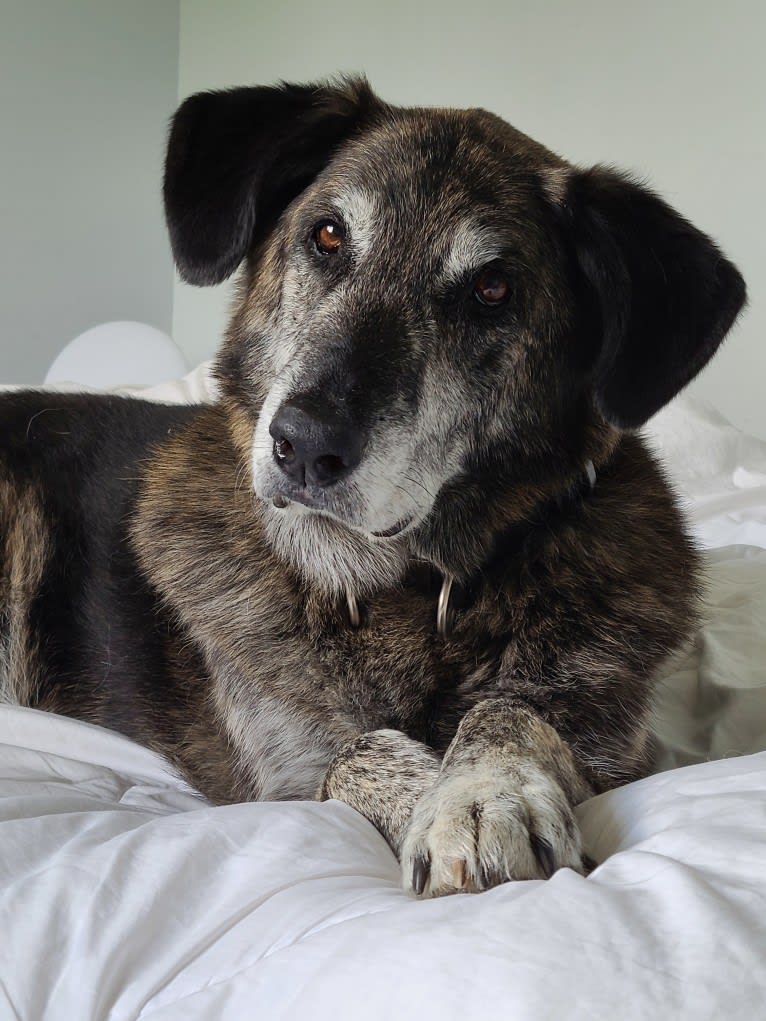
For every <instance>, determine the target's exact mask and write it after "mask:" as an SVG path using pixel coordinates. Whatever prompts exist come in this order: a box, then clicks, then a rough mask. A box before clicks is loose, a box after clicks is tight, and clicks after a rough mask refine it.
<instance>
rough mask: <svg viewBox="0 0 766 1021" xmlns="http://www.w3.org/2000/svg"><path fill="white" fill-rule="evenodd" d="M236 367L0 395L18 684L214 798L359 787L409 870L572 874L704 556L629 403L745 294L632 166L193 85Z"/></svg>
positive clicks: (186, 171)
mask: <svg viewBox="0 0 766 1021" xmlns="http://www.w3.org/2000/svg"><path fill="white" fill-rule="evenodd" d="M165 201H166V210H167V219H168V224H169V228H170V236H171V239H172V244H173V249H174V253H175V257H176V261H177V264H178V266H179V268H180V271H181V273H182V275H183V276H184V278H185V279H186V280H188V281H191V282H192V283H196V284H213V283H217V282H219V281H221V280H223V279H224V278H226V277H228V276H229V275H230V274H232V273H233V272H234V271H235V270H236V269H237V268H238V267H239V266H240V265H242V271H241V276H240V282H239V290H238V300H237V302H236V307H235V310H234V316H233V319H232V322H231V325H230V327H229V330H228V333H227V336H226V339H225V343H224V345H223V349H222V351H221V354H220V357H219V359H218V363H217V369H216V375H217V378H218V381H219V383H220V390H221V397H220V399H219V400H218V401H217V403H215V404H212V405H210V406H203V407H187V408H179V407H165V406H160V405H153V404H149V403H145V402H142V401H137V400H128V399H120V398H115V397H107V396H103V397H98V396H57V395H52V394H50V393H46V394H35V393H18V394H13V395H8V396H5V397H3V398H2V400H0V682H1V683H2V689H3V693H4V697H5V698H6V699H9V700H12V701H15V702H18V703H21V704H24V705H30V706H37V707H38V708H42V709H48V710H52V711H54V712H58V713H65V714H67V715H71V716H76V717H78V718H80V719H83V720H88V721H91V722H95V723H100V724H103V725H104V726H107V727H113V728H115V729H117V730H121V731H123V732H124V733H126V734H128V735H130V736H131V737H133V738H135V739H136V740H137V741H140V742H142V743H144V744H146V745H148V746H150V747H151V748H154V749H157V750H158V751H160V752H162V753H163V754H164V755H165V756H167V758H168V759H170V760H171V762H173V763H174V764H175V766H176V767H177V768H178V769H179V770H180V771H181V772H182V774H183V775H184V776H185V777H186V778H188V780H189V781H190V782H191V783H192V784H193V785H194V786H195V787H196V788H198V789H199V790H200V791H201V792H202V793H203V794H204V795H206V796H207V797H208V798H210V799H211V800H213V801H216V802H226V801H235V800H244V799H269V798H311V797H315V796H320V797H337V798H341V799H343V800H344V801H346V802H348V803H349V804H351V805H353V806H354V807H356V808H357V809H359V811H361V812H362V813H364V814H365V815H366V816H367V817H368V818H369V819H370V820H371V821H372V822H373V823H374V824H375V825H376V826H378V828H379V829H380V830H381V832H382V833H383V834H384V835H385V836H386V837H387V839H388V840H389V842H390V843H391V845H392V847H393V848H394V850H395V851H396V852H397V853H398V854H399V855H400V857H401V860H402V864H403V870H404V879H405V883H406V884H407V885H409V886H411V887H412V888H414V889H415V891H416V892H418V893H427V894H432V895H433V894H439V893H445V892H450V891H453V890H458V889H463V890H476V889H483V888H486V887H488V886H492V885H494V884H497V883H501V882H503V881H505V880H507V879H513V878H529V877H542V876H548V875H550V874H551V873H552V872H553V871H554V870H555V869H557V868H559V867H561V866H570V867H572V868H575V869H578V870H580V869H582V861H581V847H580V838H579V834H578V831H577V827H576V825H575V822H574V819H573V813H572V810H573V808H574V806H575V805H576V804H577V803H578V801H580V800H581V799H583V798H585V797H586V796H588V794H589V793H591V792H593V791H600V790H604V789H605V788H608V787H610V786H613V785H616V784H620V783H624V782H626V781H628V780H631V779H633V778H635V777H638V776H640V775H641V774H642V772H644V771H645V769H646V768H647V756H648V740H647V720H648V713H649V709H650V701H651V694H652V681H653V678H654V676H655V675H656V672H657V670H658V667H659V666H660V664H662V662H663V660H664V659H665V657H666V656H667V655H668V654H669V653H670V652H671V651H672V650H674V649H676V648H677V647H678V646H679V645H680V644H681V643H682V642H684V641H685V640H686V639H687V638H688V636H689V635H690V634H691V632H692V631H693V629H694V626H695V612H696V596H697V572H698V560H697V556H696V554H695V551H694V549H693V546H692V544H691V543H690V541H689V539H688V538H687V537H686V535H685V533H684V530H683V525H682V522H681V519H680V517H679V514H678V511H677V509H676V507H675V504H674V501H673V497H672V495H671V493H670V491H669V489H668V486H667V484H666V482H665V480H664V479H663V476H662V473H661V472H660V470H659V469H658V467H657V466H656V465H655V463H654V462H653V461H652V459H651V457H650V456H649V454H648V453H647V451H646V448H645V447H644V445H643V443H642V441H641V439H640V438H639V437H638V436H637V435H636V434H635V432H634V430H635V429H636V428H637V427H639V426H641V425H642V423H644V422H645V421H646V420H647V419H648V418H649V417H650V416H651V415H652V414H654V412H655V411H657V410H658V409H659V408H661V407H662V406H663V405H664V404H665V403H666V402H667V401H669V400H670V399H671V398H672V397H673V396H674V395H675V394H676V393H677V392H678V391H679V390H680V389H681V387H683V386H684V385H685V384H686V383H688V382H689V380H690V379H691V378H692V377H693V376H694V375H695V374H696V373H697V372H698V371H699V370H700V369H701V368H702V366H703V365H704V364H705V363H706V362H707V361H708V359H709V358H710V357H711V355H712V354H713V353H714V351H715V350H716V348H717V347H718V345H719V343H720V342H721V340H722V338H723V337H724V335H725V334H726V332H727V331H728V329H729V328H730V326H731V325H732V323H733V321H734V319H735V318H736V316H737V313H738V312H739V310H740V308H741V307H742V305H743V302H744V297H745V287H744V284H743V281H742V278H741V277H740V275H739V273H738V272H737V270H736V269H735V267H734V266H733V265H732V264H731V263H730V262H729V261H728V260H727V259H726V258H724V256H723V255H722V254H721V252H720V251H719V250H718V249H717V248H716V247H715V245H714V244H713V243H712V242H711V241H710V240H709V238H707V237H706V236H705V235H704V234H702V233H700V232H699V231H698V230H696V229H695V228H694V227H692V226H691V225H690V224H689V223H688V222H686V221H685V220H684V219H683V218H682V217H681V216H679V215H678V214H677V213H676V212H674V211H673V210H672V209H670V208H669V207H668V206H667V205H666V204H665V203H664V202H663V201H662V200H661V199H659V198H658V197H657V196H656V195H654V194H652V193H651V192H650V191H648V190H646V189H645V188H643V187H641V186H640V185H638V184H636V183H634V182H633V181H631V180H630V179H629V178H628V177H626V176H624V175H621V174H619V173H616V172H614V171H613V170H609V169H604V168H598V167H597V168H593V169H589V170H580V169H577V168H575V167H573V166H571V165H570V164H568V163H567V162H565V161H564V160H562V159H560V158H559V157H557V156H555V155H554V154H553V153H551V152H549V151H548V150H547V149H545V148H543V147H542V146H541V145H538V144H537V143H536V142H533V141H532V140H531V139H529V138H527V137H525V136H524V135H522V134H521V133H520V132H518V131H516V130H515V129H514V128H512V127H510V126H509V125H508V124H506V123H505V122H504V121H502V120H500V119H499V118H498V117H495V116H493V115H492V114H489V113H486V112H485V111H482V110H468V111H456V110H434V109H401V108H398V107H393V106H389V105H387V104H385V103H383V102H382V101H381V100H379V99H378V98H377V97H376V96H375V95H374V94H373V93H372V92H371V90H370V89H369V87H368V86H367V84H366V83H365V82H364V81H361V80H350V81H343V82H340V83H339V84H337V85H332V84H331V85H317V86H293V85H285V86H281V87H276V88H243V89H234V90H231V91H228V92H219V93H205V94H200V95H197V96H193V97H191V98H190V99H188V100H187V101H186V102H185V103H183V105H182V106H181V108H180V109H179V111H178V113H177V114H176V116H175V118H174V121H173V125H172V129H171V134H170V141H169V147H168V154H167V163H166V177H165Z"/></svg>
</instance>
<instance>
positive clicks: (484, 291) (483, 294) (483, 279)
mask: <svg viewBox="0 0 766 1021" xmlns="http://www.w3.org/2000/svg"><path fill="white" fill-rule="evenodd" d="M510 293H511V285H510V283H509V281H508V277H507V276H505V275H504V274H503V273H501V272H500V270H497V269H492V268H491V267H487V268H486V269H483V270H482V271H481V273H479V275H478V276H477V277H476V280H475V281H474V285H473V295H474V297H475V298H476V300H477V301H479V302H481V304H482V305H488V306H490V307H496V306H497V305H504V304H505V302H506V301H508V298H509V296H510Z"/></svg>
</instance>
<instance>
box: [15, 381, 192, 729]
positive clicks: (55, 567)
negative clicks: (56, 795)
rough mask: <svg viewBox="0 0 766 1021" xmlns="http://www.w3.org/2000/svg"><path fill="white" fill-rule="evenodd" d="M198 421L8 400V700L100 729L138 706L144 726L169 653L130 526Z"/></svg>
mask: <svg viewBox="0 0 766 1021" xmlns="http://www.w3.org/2000/svg"><path fill="white" fill-rule="evenodd" d="M194 414H195V410H194V409H192V408H187V407H171V406H165V405H158V404H151V403H149V402H145V401H139V400H130V399H125V398H119V397H110V396H92V395H75V394H50V393H39V392H26V393H18V394H13V393H11V394H8V395H5V396H3V397H2V398H0V436H1V437H2V442H0V692H2V697H3V698H4V699H5V700H6V701H11V702H17V703H21V704H24V705H32V706H38V707H40V708H44V709H50V710H54V711H57V712H63V713H67V714H73V715H76V716H78V717H80V718H85V719H89V720H92V721H93V722H100V721H102V720H103V719H104V716H105V714H106V715H108V718H110V719H111V720H114V719H115V717H117V718H119V716H120V715H121V714H120V705H119V703H121V702H123V703H125V704H127V702H130V703H131V704H132V707H131V715H133V716H135V711H136V699H135V695H136V690H135V689H136V685H137V683H139V682H138V681H137V678H142V677H144V678H147V677H149V678H150V677H152V676H155V677H156V676H159V673H160V671H158V669H156V667H157V666H158V662H157V661H158V658H160V657H161V655H162V650H161V648H159V646H158V638H157V634H158V632H157V628H156V627H155V626H148V625H151V624H152V623H153V618H154V617H155V616H156V614H157V612H158V608H157V606H156V600H155V598H154V596H153V595H152V593H151V592H150V591H149V589H148V588H147V586H146V583H145V582H144V581H143V580H142V578H141V577H140V575H139V573H138V571H137V569H136V566H135V562H134V558H133V555H132V553H131V551H130V549H129V547H128V545H127V543H126V542H125V538H126V525H127V520H128V517H129V515H130V510H131V507H132V504H133V501H134V499H135V494H136V488H137V482H138V476H139V472H140V468H141V464H142V463H143V462H144V461H145V460H146V458H147V456H148V455H149V453H150V452H151V450H152V449H153V448H154V447H156V446H157V445H158V443H160V442H161V441H162V440H163V438H166V437H167V436H168V434H170V433H173V432H174V431H176V430H177V429H179V428H181V427H182V426H183V425H184V423H186V422H187V421H188V420H189V419H190V418H191V417H193V415H194ZM126 700H127V702H126ZM140 701H141V700H140V699H139V700H138V702H139V704H140Z"/></svg>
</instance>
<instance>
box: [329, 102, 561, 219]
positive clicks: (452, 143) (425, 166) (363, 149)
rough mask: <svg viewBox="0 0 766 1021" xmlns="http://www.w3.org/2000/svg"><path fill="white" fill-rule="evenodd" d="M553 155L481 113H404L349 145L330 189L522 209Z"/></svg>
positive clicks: (392, 114)
mask: <svg viewBox="0 0 766 1021" xmlns="http://www.w3.org/2000/svg"><path fill="white" fill-rule="evenodd" d="M555 166H561V167H563V166H565V164H564V161H563V160H560V159H559V158H558V157H557V156H555V155H554V154H553V153H551V152H549V151H548V150H547V149H545V148H544V147H543V146H541V145H539V144H538V143H537V142H535V141H534V140H533V139H531V138H529V137H528V136H526V135H524V134H523V133H522V132H520V131H518V130H517V129H515V128H513V127H512V126H511V125H510V124H508V123H506V122H505V121H503V120H501V118H499V117H496V116H495V115H493V114H489V113H487V112H486V111H484V110H407V109H404V110H399V109H395V110H392V111H389V113H388V115H387V116H385V117H382V118H381V119H380V120H378V121H376V122H374V123H373V124H372V125H371V126H369V127H368V128H367V129H366V130H364V131H362V132H361V133H360V134H359V135H358V136H357V137H355V138H354V139H352V140H351V141H350V142H349V143H348V144H347V145H346V146H345V147H344V149H343V150H342V151H341V152H340V153H339V154H338V156H337V157H336V159H335V160H334V161H333V162H332V163H331V165H330V167H329V168H328V170H329V173H328V175H327V181H328V183H332V185H334V186H335V187H342V186H343V185H344V184H347V185H351V186H352V187H353V188H354V189H356V191H357V192H359V191H366V192H368V193H375V194H383V195H385V196H387V197H388V198H391V199H398V200H399V201H400V202H401V200H405V201H406V199H407V198H410V199H411V200H413V201H414V202H416V203H419V204H421V205H423V204H424V199H425V198H426V197H431V198H436V197H438V199H439V201H440V202H441V203H442V204H443V205H447V204H450V203H452V204H455V203H459V204H466V205H470V207H471V208H474V209H475V208H476V207H477V205H483V204H495V203H497V201H498V200H506V201H507V200H514V199H515V200H517V201H518V202H519V203H521V202H522V201H523V199H524V197H525V196H526V195H527V194H528V192H529V185H530V183H531V182H532V181H534V180H535V179H536V178H539V177H540V175H545V174H548V173H549V172H550V170H551V169H552V167H555Z"/></svg>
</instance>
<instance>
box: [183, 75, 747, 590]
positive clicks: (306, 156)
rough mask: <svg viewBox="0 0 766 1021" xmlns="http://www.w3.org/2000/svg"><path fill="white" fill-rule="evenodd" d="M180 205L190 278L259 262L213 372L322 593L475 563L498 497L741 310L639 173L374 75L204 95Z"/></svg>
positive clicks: (190, 118) (560, 454) (674, 367)
mask: <svg viewBox="0 0 766 1021" xmlns="http://www.w3.org/2000/svg"><path fill="white" fill-rule="evenodd" d="M165 202H166V210H167V218H168V224H169V228H170V235H171V240H172V244H173V250H174V253H175V257H176V261H177V264H178V266H179V269H180V271H181V274H182V276H183V277H184V279H186V280H188V281H189V282H191V283H195V284H214V283H218V282H220V281H222V280H224V279H225V278H226V277H228V276H230V275H231V274H232V273H233V272H234V270H235V269H237V267H238V266H240V264H242V263H244V272H243V274H242V277H241V282H240V289H239V301H238V304H237V307H236V309H235V314H234V318H233V322H232V325H231V327H230V329H229V332H228V337H227V340H226V343H225V346H224V349H223V352H222V355H221V358H220V361H219V366H218V374H219V378H220V380H221V383H222V386H223V390H224V394H225V395H226V398H227V399H228V401H229V403H230V406H231V407H232V409H234V411H233V414H234V417H235V418H236V428H235V432H236V435H237V436H238V437H239V441H240V445H241V446H242V447H245V446H246V447H247V450H248V453H247V456H248V459H249V463H250V467H251V470H252V480H253V486H254V489H255V492H256V494H257V495H258V496H259V497H260V498H261V499H262V500H263V501H264V504H265V514H266V523H267V528H268V530H269V534H270V536H271V538H272V541H273V542H274V543H275V544H276V546H277V547H278V548H279V549H280V550H281V551H282V552H283V554H284V555H285V556H289V557H290V558H291V559H292V560H293V562H294V563H296V564H297V565H298V566H299V567H300V568H301V569H302V570H304V571H305V572H307V573H309V574H310V575H311V576H312V577H313V578H314V579H315V580H316V581H318V582H320V583H321V584H323V585H324V586H325V587H327V588H340V589H343V588H351V589H354V590H357V591H359V590H365V589H370V588H373V587H375V585H376V584H379V583H381V582H383V581H385V580H391V579H392V578H393V577H395V576H396V574H397V572H398V571H399V570H400V569H401V564H402V562H403V559H404V557H405V555H406V554H407V553H409V552H411V551H413V550H417V551H419V552H421V553H422V554H423V555H426V556H430V557H431V558H432V559H434V560H436V561H437V562H439V563H441V565H442V566H444V567H447V568H449V569H452V570H453V571H455V572H456V573H460V572H461V570H468V569H469V567H470V566H476V564H475V561H476V558H477V557H478V556H480V553H481V549H482V548H483V547H484V546H485V545H486V542H485V539H486V537H487V536H486V535H485V532H487V530H488V529H489V531H491V528H490V527H489V526H488V525H487V521H488V520H489V519H492V518H493V515H492V513H489V510H488V509H489V508H490V506H491V505H492V503H493V500H494V498H495V497H496V496H497V495H498V494H505V496H506V497H507V494H508V493H509V492H511V491H513V490H514V488H516V489H517V490H520V489H521V488H523V487H527V491H528V492H532V493H542V492H550V491H555V488H556V485H557V484H558V485H559V486H566V485H568V484H569V483H570V482H571V480H572V478H573V477H576V476H577V474H578V473H579V472H581V471H582V470H583V467H584V465H585V463H586V462H587V461H588V459H589V458H593V457H595V458H596V459H597V458H598V456H599V452H600V451H603V450H604V449H606V448H607V447H608V445H609V442H610V440H609V437H612V439H613V437H614V436H615V435H616V430H620V429H624V428H635V427H637V426H640V425H641V424H642V423H643V422H645V421H646V420H647V419H648V418H649V417H650V416H651V415H652V414H654V412H655V411H657V410H658V409H659V408H660V407H662V405H663V404H665V403H666V402H667V401H668V400H670V399H671V398H672V397H673V396H674V395H675V394H676V393H677V392H678V391H679V390H680V389H681V387H683V386H684V385H685V384H686V383H688V382H689V380H690V379H691V378H692V377H693V376H694V375H695V374H696V373H697V372H698V371H699V370H700V369H701V368H702V366H703V365H704V364H705V363H706V362H707V361H708V359H709V358H710V357H711V355H712V354H713V353H714V351H715V350H716V348H717V347H718V345H719V343H720V342H721V340H722V338H723V336H724V335H725V333H726V332H727V330H728V329H729V327H730V326H731V325H732V322H733V321H734V319H735V317H736V315H737V313H738V312H739V310H740V308H741V307H742V304H743V302H744V293H745V292H744V284H743V281H742V278H741V277H740V275H739V273H738V272H737V270H736V269H735V267H734V266H733V265H732V264H731V263H730V262H728V261H727V260H726V259H725V258H724V257H723V256H722V254H721V253H720V251H719V250H718V249H717V248H716V247H715V245H714V244H713V243H712V242H711V241H710V239H709V238H707V237H706V236H705V235H703V234H702V233H700V232H699V231H698V230H696V229H695V228H694V227H692V226H691V224H689V223H688V222H687V221H685V220H684V219H683V218H682V217H680V216H679V215H678V214H677V213H675V212H674V211H673V210H672V209H670V208H669V207H668V206H667V205H666V204H665V203H664V202H662V201H661V200H660V199H659V198H658V197H656V196H655V195H653V194H652V193H651V192H650V191H648V190H647V189H645V188H643V187H641V186H639V185H638V184H636V183H634V182H633V181H631V180H630V179H629V178H627V177H625V176H623V175H621V174H618V173H616V172H614V171H611V170H608V169H604V168H594V169H590V170H585V171H583V170H578V169H575V168H573V167H572V166H571V165H570V164H568V163H566V162H565V161H563V160H562V159H560V158H559V157H557V156H555V155H554V154H553V153H551V152H549V151H548V150H546V149H545V148H543V147H542V146H541V145H538V144H537V143H536V142H533V141H532V140H531V139H529V138H527V137H526V136H524V135H522V134H521V133H520V132H518V131H516V130H515V129H514V128H512V127H510V126H509V125H508V124H506V123H505V122H504V121H502V120H500V119H499V118H497V117H495V116H493V115H492V114H489V113H487V112H485V111H482V110H468V111H455V110H432V109H401V108H396V107H391V106H389V105H386V104H384V103H382V102H381V101H380V100H379V99H377V97H375V96H374V94H373V93H372V92H371V91H370V89H369V87H368V86H367V84H366V83H365V82H364V81H348V82H343V83H341V84H339V85H337V86H333V85H318V86H292V85H289V86H282V87H278V88H243V89H233V90H231V91H228V92H218V93H202V94H199V95H196V96H192V97H191V98H190V99H188V100H186V102H185V103H183V105H182V106H181V108H180V109H179V111H178V113H177V114H176V116H175V119H174V121H173V126H172V130H171V135H170V142H169V148H168V156H167V164H166V176H165ZM243 437H244V438H243ZM505 506H507V502H506V504H505ZM495 517H497V515H495ZM445 518H449V521H450V527H449V529H447V528H446V526H445ZM500 518H502V514H501V515H500ZM493 520H494V519H493ZM503 523H504V522H503V521H502V520H498V521H496V524H498V525H500V526H501V525H502V524H503ZM506 523H507V522H506ZM493 527H494V526H493ZM447 533H449V538H447V537H446V536H447Z"/></svg>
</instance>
